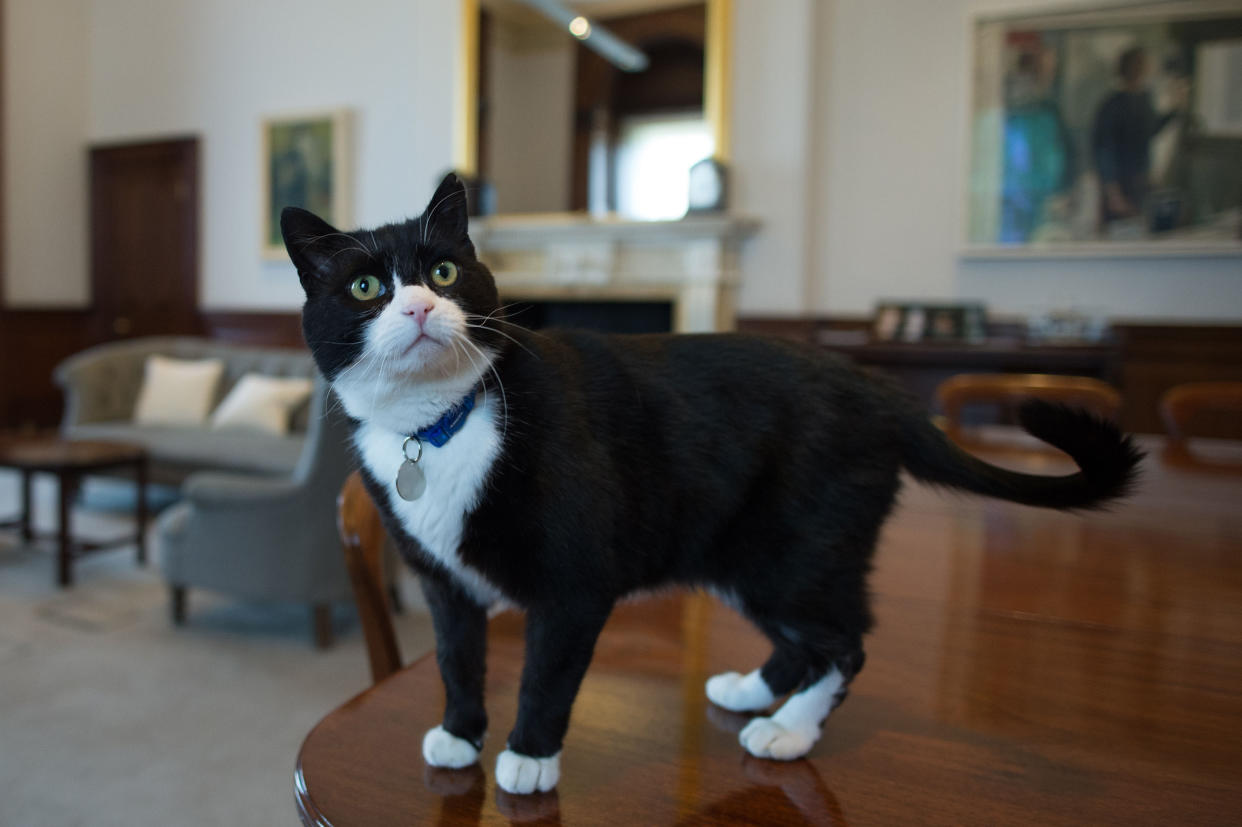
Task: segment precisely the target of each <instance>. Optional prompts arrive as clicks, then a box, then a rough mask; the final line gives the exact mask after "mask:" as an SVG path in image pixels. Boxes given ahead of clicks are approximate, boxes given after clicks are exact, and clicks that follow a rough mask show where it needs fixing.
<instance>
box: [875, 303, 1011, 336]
mask: <svg viewBox="0 0 1242 827" xmlns="http://www.w3.org/2000/svg"><path fill="white" fill-rule="evenodd" d="M871 335H872V338H873V339H874V340H876V341H880V342H907V343H914V342H956V343H962V342H980V341H983V340H984V339H985V338H986V336H987V308H986V307H985V306H984V305H983V304H980V303H978V302H963V303H953V304H944V303H929V302H891V301H890V302H881V303H880V304H879V305H877V307H876V310H875V314H874V316H873V321H872V327H871Z"/></svg>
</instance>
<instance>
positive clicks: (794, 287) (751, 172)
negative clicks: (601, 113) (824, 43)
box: [731, 0, 822, 315]
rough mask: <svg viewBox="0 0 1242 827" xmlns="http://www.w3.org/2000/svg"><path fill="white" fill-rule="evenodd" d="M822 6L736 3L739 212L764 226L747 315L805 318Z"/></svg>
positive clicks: (747, 282) (774, 0)
mask: <svg viewBox="0 0 1242 827" xmlns="http://www.w3.org/2000/svg"><path fill="white" fill-rule="evenodd" d="M817 2H822V0H737V2H736V3H735V4H734V6H733V10H734V20H733V116H732V120H731V124H732V140H733V152H732V156H733V157H732V164H731V166H732V180H731V186H732V207H733V208H734V209H735V210H736V211H737V212H739V213H742V214H744V215H748V216H753V217H755V218H758V219H760V220H761V221H762V222H763V229H762V231H761V232H760V234H759V236H757V237H756V238H755V239H754V240H753V241H751V242H750V243H749V245H748V246H747V248H746V250H745V253H744V254H743V258H742V271H743V273H742V287H741V291H740V295H739V296H738V307H739V310H740V311H741V312H742V313H749V314H779V315H796V314H798V313H802V312H806V311H807V309H808V303H807V299H808V290H809V284H808V279H807V277H806V274H807V273H808V272H809V271H810V268H811V266H812V263H811V261H810V258H809V256H810V253H811V252H812V249H811V245H810V244H809V243H808V233H807V228H806V220H807V215H808V212H809V211H810V210H811V209H812V206H813V205H812V198H813V196H814V192H813V190H812V185H813V183H814V178H813V176H811V175H810V174H809V170H811V169H814V165H815V163H816V161H817V159H816V156H815V146H816V141H815V136H814V135H813V134H812V126H813V124H814V118H813V117H812V114H813V111H814V107H815V102H814V98H813V90H814V73H813V71H812V67H813V65H814V60H813V50H814V49H816V48H818V44H816V43H815V42H814V36H815V29H814V26H813V25H811V23H812V21H813V20H814V18H815V8H814V6H815V4H816V3H817Z"/></svg>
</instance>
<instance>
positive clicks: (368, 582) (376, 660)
mask: <svg viewBox="0 0 1242 827" xmlns="http://www.w3.org/2000/svg"><path fill="white" fill-rule="evenodd" d="M336 505H337V528H338V529H339V531H340V535H341V545H342V547H343V549H344V552H345V567H346V568H347V569H348V570H349V580H350V583H351V585H352V586H353V589H354V600H355V601H356V602H357V604H358V617H359V619H360V620H361V623H362V634H363V637H364V638H365V639H366V642H367V660H368V661H370V664H371V678H372V680H373V681H374V682H375V683H379V682H380V681H382V680H383V679H384V678H386V677H388V676H389V675H391V674H393V673H394V672H396V671H397V670H399V669H400V668H401V649H400V646H399V645H398V643H397V631H396V628H395V627H394V625H393V622H392V606H391V605H390V604H389V602H388V589H387V588H386V587H385V583H384V537H385V536H386V535H385V533H384V525H383V523H382V522H381V521H380V515H379V510H378V509H376V507H375V503H374V502H373V501H372V500H371V495H370V494H369V493H367V489H366V485H365V484H364V483H363V482H362V475H361V474H360V473H359V472H357V471H355V472H353V473H352V474H350V475H349V477H347V478H346V480H345V485H344V487H343V488H341V494H340V496H339V497H338V498H337V502H336Z"/></svg>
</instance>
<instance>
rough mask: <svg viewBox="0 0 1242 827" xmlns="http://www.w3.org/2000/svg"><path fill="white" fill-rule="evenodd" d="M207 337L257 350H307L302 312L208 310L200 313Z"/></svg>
mask: <svg viewBox="0 0 1242 827" xmlns="http://www.w3.org/2000/svg"><path fill="white" fill-rule="evenodd" d="M202 326H203V330H204V332H205V333H206V335H207V336H208V337H209V338H212V339H223V340H225V341H229V342H237V343H238V344H246V345H256V346H260V347H306V343H305V341H304V340H303V338H302V314H301V313H243V312H217V311H208V312H206V313H203V314H202Z"/></svg>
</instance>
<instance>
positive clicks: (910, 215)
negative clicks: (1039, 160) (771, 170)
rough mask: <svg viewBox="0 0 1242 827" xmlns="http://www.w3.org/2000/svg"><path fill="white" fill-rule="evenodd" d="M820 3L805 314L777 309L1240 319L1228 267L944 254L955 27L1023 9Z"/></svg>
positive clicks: (954, 220)
mask: <svg viewBox="0 0 1242 827" xmlns="http://www.w3.org/2000/svg"><path fill="white" fill-rule="evenodd" d="M1081 1H1082V0H1080V2H1081ZM1085 2H1086V3H1091V2H1094V0H1085ZM823 4H824V5H823V9H822V10H821V11H822V12H823V13H822V14H821V17H820V19H819V21H818V24H817V25H818V35H817V38H816V40H817V49H819V50H821V51H822V52H823V54H825V55H827V56H828V58H827V60H826V61H825V62H824V66H823V67H822V73H821V75H820V82H821V84H822V87H823V89H824V90H825V94H824V95H823V97H822V100H823V101H825V102H826V103H827V106H825V107H824V108H823V109H822V110H821V111H820V112H819V114H818V129H819V134H820V136H821V140H820V143H819V151H820V152H821V153H822V154H823V158H822V165H821V168H820V171H819V175H818V177H817V181H816V189H817V193H818V195H817V197H818V199H819V202H820V203H821V204H822V209H821V210H820V212H819V217H820V220H821V222H822V227H821V232H820V233H819V234H818V235H816V234H814V233H812V234H811V236H810V242H811V243H812V244H814V245H816V246H817V247H818V253H817V256H816V258H817V261H818V263H819V264H820V267H819V268H817V269H816V270H815V271H814V276H813V278H814V279H815V280H816V281H817V285H816V286H815V287H814V288H813V289H812V290H811V291H810V292H811V294H812V296H813V299H814V300H813V302H812V304H811V305H810V306H809V307H807V308H797V307H794V306H792V305H787V306H785V307H782V308H781V309H782V310H784V311H789V312H795V313H796V312H802V311H803V310H810V311H813V312H816V313H866V312H869V311H870V310H871V309H872V306H873V304H874V302H875V301H876V300H877V299H880V298H938V299H944V298H948V299H953V298H978V299H983V300H985V301H986V302H987V303H988V305H989V306H990V308H991V309H992V310H994V311H996V312H1000V313H1030V312H1037V311H1041V310H1047V309H1050V308H1064V307H1070V306H1076V307H1081V308H1084V309H1088V310H1091V311H1097V312H1100V313H1103V314H1106V315H1109V316H1114V317H1128V318H1162V319H1196V318H1198V319H1204V320H1207V319H1212V320H1238V319H1240V318H1242V258H1210V259H1186V258H1183V259H1087V260H1074V261H1064V260H1061V261H1053V260H1044V261H1037V260H1021V261H961V260H960V259H959V258H958V250H959V244H960V241H959V240H960V239H962V238H963V225H962V222H963V220H964V218H963V214H962V209H961V204H962V182H963V181H964V180H965V162H966V149H967V138H966V117H967V105H968V93H967V81H968V61H969V59H970V49H969V45H970V44H969V39H968V32H969V19H970V16H971V15H972V14H973V13H975V12H978V11H985V12H994V11H1002V10H1005V9H1029V8H1031V7H1032V4H1031V3H1030V2H1027V1H1026V0H990V2H981V0H937V2H935V3H930V2H910V0H823ZM1060 5H1064V3H1060Z"/></svg>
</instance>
